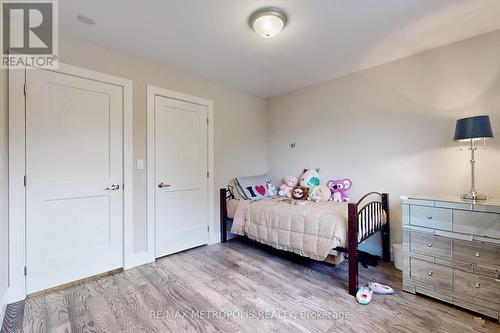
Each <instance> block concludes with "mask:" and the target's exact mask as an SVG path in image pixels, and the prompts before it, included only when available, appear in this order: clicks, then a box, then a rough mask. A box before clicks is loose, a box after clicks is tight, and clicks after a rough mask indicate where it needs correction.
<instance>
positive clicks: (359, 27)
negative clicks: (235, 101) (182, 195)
mask: <svg viewBox="0 0 500 333" xmlns="http://www.w3.org/2000/svg"><path fill="white" fill-rule="evenodd" d="M270 5H271V6H276V7H280V8H282V9H283V10H284V11H285V12H286V13H287V14H288V17H289V22H288V25H287V27H286V28H285V29H284V30H283V32H282V33H281V34H279V35H278V36H277V37H275V38H271V39H264V38H261V37H259V36H257V35H256V34H255V33H254V32H253V31H251V30H250V28H249V27H248V17H249V16H250V14H251V13H252V12H253V11H254V10H255V9H258V8H260V7H263V6H270ZM59 11H60V14H59V17H60V26H61V32H62V34H63V35H66V36H71V37H75V38H77V39H81V40H85V41H89V42H93V43H96V44H99V45H103V46H106V47H109V48H113V49H116V50H119V51H121V52H123V53H126V54H130V55H133V56H136V57H140V58H143V59H145V60H149V61H153V62H157V63H162V64H166V65H169V66H173V67H176V68H178V69H180V70H183V71H185V72H189V73H192V74H194V75H196V76H198V77H201V78H204V79H208V80H211V81H215V82H218V83H221V84H224V85H228V86H232V87H236V88H238V89H241V90H244V91H247V92H250V93H253V94H255V95H258V96H263V97H270V96H275V95H279V94H282V93H285V92H289V91H292V90H296V89H299V88H302V87H305V86H308V85H311V84H314V83H318V82H321V81H326V80H329V79H332V78H335V77H339V76H342V75H345V74H347V73H351V72H355V71H358V70H361V69H365V68H369V67H373V66H376V65H379V64H382V63H386V62H389V61H392V60H396V59H400V58H404V57H406V56H409V55H412V54H415V53H418V52H421V51H424V50H428V49H431V48H435V47H438V46H441V45H445V44H449V43H452V42H455V41H459V40H462V39H466V38H469V37H472V36H476V35H479V34H483V33H486V32H490V31H493V30H497V29H500V0H356V1H354V0H274V1H263V0H148V1H140V0H126V1H125V0H105V1H103V0H85V1H81V0H62V1H59ZM78 14H84V15H87V16H88V17H90V18H92V19H94V20H95V21H96V25H95V26H86V25H84V24H82V23H80V22H78V21H77V20H76V15H78Z"/></svg>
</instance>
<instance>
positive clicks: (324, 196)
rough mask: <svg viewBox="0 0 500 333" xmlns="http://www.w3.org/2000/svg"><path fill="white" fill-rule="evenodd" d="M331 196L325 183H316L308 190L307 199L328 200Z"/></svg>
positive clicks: (315, 200)
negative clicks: (316, 184)
mask: <svg viewBox="0 0 500 333" xmlns="http://www.w3.org/2000/svg"><path fill="white" fill-rule="evenodd" d="M331 196H332V192H331V191H330V189H329V188H328V187H327V186H326V185H318V186H314V187H313V188H312V189H311V190H310V191H309V197H308V198H307V199H308V200H311V201H314V202H324V201H328V200H330V198H331Z"/></svg>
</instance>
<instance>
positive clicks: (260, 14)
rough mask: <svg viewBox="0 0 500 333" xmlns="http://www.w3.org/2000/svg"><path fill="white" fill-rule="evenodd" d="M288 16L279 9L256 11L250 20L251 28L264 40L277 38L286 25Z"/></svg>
mask: <svg viewBox="0 0 500 333" xmlns="http://www.w3.org/2000/svg"><path fill="white" fill-rule="evenodd" d="M286 20H287V17H286V14H285V12H284V11H282V10H281V9H279V8H274V7H269V8H261V9H259V10H257V11H255V12H254V13H253V14H252V15H251V16H250V19H249V23H250V27H251V28H252V29H253V31H255V32H256V33H257V35H259V36H261V37H264V38H271V37H274V36H276V35H277V34H279V33H280V32H281V30H283V28H284V27H285V25H286Z"/></svg>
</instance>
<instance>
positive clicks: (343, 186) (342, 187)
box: [326, 179, 352, 202]
mask: <svg viewBox="0 0 500 333" xmlns="http://www.w3.org/2000/svg"><path fill="white" fill-rule="evenodd" d="M326 185H327V186H328V188H329V189H330V191H332V197H331V199H330V200H331V201H337V202H348V201H349V196H348V195H347V190H348V189H350V188H351V186H352V181H351V180H350V179H334V180H329V181H328V183H327V184H326Z"/></svg>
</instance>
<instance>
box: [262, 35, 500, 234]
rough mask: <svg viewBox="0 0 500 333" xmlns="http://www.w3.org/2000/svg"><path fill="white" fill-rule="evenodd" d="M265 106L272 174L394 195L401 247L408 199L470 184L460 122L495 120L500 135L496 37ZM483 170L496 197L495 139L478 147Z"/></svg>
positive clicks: (485, 187) (499, 183)
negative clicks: (341, 181)
mask: <svg viewBox="0 0 500 333" xmlns="http://www.w3.org/2000/svg"><path fill="white" fill-rule="evenodd" d="M268 109H269V123H268V126H269V129H270V130H269V146H268V154H269V155H268V163H269V169H270V172H271V175H272V176H273V177H274V178H276V179H278V178H280V177H282V176H284V175H288V174H292V175H296V174H297V173H299V171H300V170H301V169H302V168H303V167H320V168H321V170H322V172H321V175H322V178H323V180H328V179H331V178H341V177H348V178H351V179H352V180H353V188H352V190H351V191H350V192H351V197H352V198H353V199H354V200H356V199H357V198H359V197H360V195H361V194H363V193H364V192H367V191H370V190H375V191H388V192H389V193H390V195H391V199H392V208H393V210H392V212H393V213H392V218H393V228H392V231H393V242H400V241H401V218H400V213H401V212H400V200H399V197H400V196H401V195H402V194H414V193H449V194H457V193H460V192H462V191H464V190H466V188H467V186H468V179H469V178H468V177H469V169H468V167H469V164H468V160H469V154H468V151H467V150H464V151H459V149H458V146H457V144H456V143H453V142H452V136H453V131H454V125H455V120H456V119H457V118H460V117H466V116H473V115H480V114H489V115H490V116H491V121H492V125H493V130H494V131H495V130H496V134H497V137H500V32H494V33H490V34H487V35H483V36H480V37H477V38H473V39H469V40H466V41H463V42H460V43H456V44H453V45H450V46H446V47H442V48H439V49H435V50H432V51H430V52H426V53H423V54H419V55H416V56H412V57H409V58H406V59H403V60H400V61H397V62H393V63H390V64H386V65H382V66H378V67H376V68H372V69H369V70H365V71H362V72H358V73H355V74H352V75H349V76H345V77H343V78H339V79H335V80H332V81H328V82H325V83H322V84H318V85H315V86H312V87H308V88H305V89H302V90H300V91H297V92H293V93H289V94H286V95H282V96H278V97H275V98H271V99H270V100H269V102H268ZM292 141H295V142H296V148H295V149H291V148H290V147H289V143H290V142H292ZM477 169H478V170H477V171H478V176H477V183H478V184H477V185H478V187H479V189H480V190H481V191H483V192H485V193H486V194H488V195H494V196H497V197H498V196H500V171H499V170H500V139H499V138H496V139H494V141H492V142H489V143H488V149H487V150H484V151H483V150H482V149H480V150H478V153H477Z"/></svg>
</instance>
